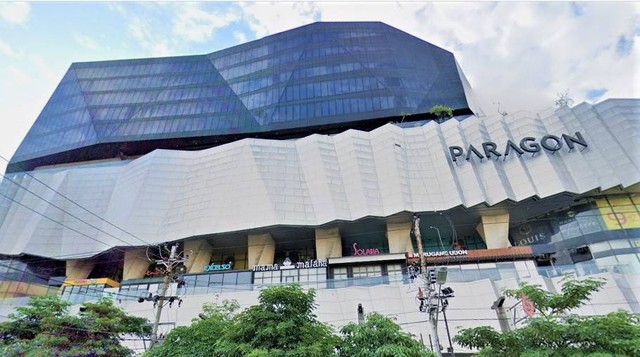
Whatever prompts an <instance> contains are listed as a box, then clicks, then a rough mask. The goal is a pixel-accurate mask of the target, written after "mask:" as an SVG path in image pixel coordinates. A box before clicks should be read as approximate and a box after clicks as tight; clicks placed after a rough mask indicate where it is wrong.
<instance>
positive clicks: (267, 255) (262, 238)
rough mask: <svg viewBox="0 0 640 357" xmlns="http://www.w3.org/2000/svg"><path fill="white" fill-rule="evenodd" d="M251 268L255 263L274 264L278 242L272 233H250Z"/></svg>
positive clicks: (249, 258)
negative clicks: (274, 239)
mask: <svg viewBox="0 0 640 357" xmlns="http://www.w3.org/2000/svg"><path fill="white" fill-rule="evenodd" d="M247 244H248V253H249V257H248V259H247V260H248V263H249V268H251V267H252V266H254V265H266V264H273V259H274V257H275V254H276V243H275V242H274V241H273V238H272V237H271V234H269V233H265V234H255V235H253V234H250V235H249V237H248V242H247Z"/></svg>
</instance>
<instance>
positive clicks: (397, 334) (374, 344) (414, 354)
mask: <svg viewBox="0 0 640 357" xmlns="http://www.w3.org/2000/svg"><path fill="white" fill-rule="evenodd" d="M340 333H341V334H342V337H341V341H340V344H339V346H338V356H339V357H428V356H435V353H433V352H431V351H426V350H425V349H424V348H423V347H422V345H421V344H420V343H419V342H418V341H416V340H414V339H413V337H412V336H411V335H410V334H408V333H406V332H403V331H402V330H401V329H400V326H398V324H396V323H395V322H394V321H393V320H391V319H390V318H388V317H385V316H383V315H380V314H378V313H376V312H374V313H370V314H368V315H367V317H366V321H365V322H364V323H363V324H356V323H353V322H352V323H349V324H347V325H345V326H344V327H343V328H342V329H341V330H340Z"/></svg>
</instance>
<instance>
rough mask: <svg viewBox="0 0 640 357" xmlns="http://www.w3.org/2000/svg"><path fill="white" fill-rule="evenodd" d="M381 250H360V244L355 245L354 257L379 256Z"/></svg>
mask: <svg viewBox="0 0 640 357" xmlns="http://www.w3.org/2000/svg"><path fill="white" fill-rule="evenodd" d="M378 254H380V249H378V248H366V249H358V243H353V255H378Z"/></svg>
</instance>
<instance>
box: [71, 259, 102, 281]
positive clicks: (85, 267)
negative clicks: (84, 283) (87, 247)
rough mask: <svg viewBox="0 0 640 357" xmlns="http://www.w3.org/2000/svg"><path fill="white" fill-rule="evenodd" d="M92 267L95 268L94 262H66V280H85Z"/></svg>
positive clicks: (81, 260) (84, 260) (76, 260)
mask: <svg viewBox="0 0 640 357" xmlns="http://www.w3.org/2000/svg"><path fill="white" fill-rule="evenodd" d="M94 266H96V262H95V261H93V260H89V259H72V260H67V269H66V275H67V279H86V278H88V277H89V274H91V271H92V270H93V267H94Z"/></svg>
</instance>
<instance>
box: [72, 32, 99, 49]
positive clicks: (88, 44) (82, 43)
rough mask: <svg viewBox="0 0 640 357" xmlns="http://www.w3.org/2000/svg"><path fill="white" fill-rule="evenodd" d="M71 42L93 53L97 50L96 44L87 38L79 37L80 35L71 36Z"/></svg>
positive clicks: (84, 36)
mask: <svg viewBox="0 0 640 357" xmlns="http://www.w3.org/2000/svg"><path fill="white" fill-rule="evenodd" d="M73 40H74V41H76V43H77V44H79V45H80V46H82V47H84V48H86V49H88V50H92V51H95V50H97V49H98V44H97V43H96V42H95V41H94V40H93V39H92V38H91V37H89V36H86V35H81V34H77V33H76V34H73Z"/></svg>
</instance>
